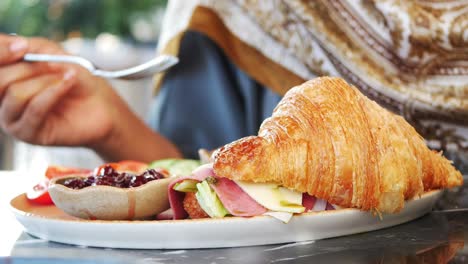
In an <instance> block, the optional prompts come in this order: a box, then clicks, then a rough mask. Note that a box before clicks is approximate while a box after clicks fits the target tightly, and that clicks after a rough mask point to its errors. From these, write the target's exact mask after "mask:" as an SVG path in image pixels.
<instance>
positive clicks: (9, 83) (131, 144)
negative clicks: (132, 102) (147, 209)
mask: <svg viewBox="0 0 468 264" xmlns="http://www.w3.org/2000/svg"><path fill="white" fill-rule="evenodd" d="M26 52H36V53H61V54H63V53H64V51H63V50H62V48H61V47H60V46H59V45H57V44H55V43H53V42H50V41H48V40H45V39H35V38H33V39H26V38H21V37H13V36H7V35H0V125H1V128H2V129H3V130H4V131H5V132H7V133H8V134H11V135H12V136H14V137H16V138H17V139H19V140H22V141H26V142H28V143H32V144H39V145H56V146H88V147H90V148H92V149H94V150H95V151H96V152H97V153H98V154H100V155H102V156H103V157H104V158H105V159H108V160H112V161H116V160H122V159H133V160H141V161H146V162H148V161H151V160H155V159H160V158H168V157H180V153H179V151H178V150H177V148H176V147H175V146H174V145H173V144H171V143H170V142H169V141H168V140H167V139H165V138H163V137H162V136H161V135H159V134H158V133H157V132H153V131H152V130H151V129H150V128H149V127H147V126H146V125H145V124H144V122H143V121H142V120H141V119H140V118H138V117H137V116H136V115H135V114H134V113H133V112H132V111H131V110H130V108H129V107H128V106H127V104H126V103H125V102H124V101H123V100H122V99H121V98H120V97H119V95H118V94H117V93H116V92H115V91H114V90H113V88H112V87H111V86H110V85H109V83H108V82H107V81H105V80H104V79H102V78H98V77H95V76H92V75H91V74H90V73H89V72H88V71H87V70H85V69H83V68H81V67H79V66H76V65H71V64H50V63H29V62H23V61H22V60H21V58H22V56H23V55H24V54H25V53H26Z"/></svg>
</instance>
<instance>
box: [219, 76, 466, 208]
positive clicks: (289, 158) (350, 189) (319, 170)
mask: <svg viewBox="0 0 468 264" xmlns="http://www.w3.org/2000/svg"><path fill="white" fill-rule="evenodd" d="M213 158H214V165H213V167H214V170H215V172H216V174H217V175H219V176H222V177H227V178H230V179H233V180H243V181H249V182H260V183H277V184H279V185H282V186H285V187H287V188H290V189H293V190H296V191H299V192H307V193H309V194H311V195H315V196H316V197H319V198H322V199H325V200H327V201H329V202H331V203H333V204H336V205H339V206H342V207H354V208H359V209H362V210H372V211H378V212H382V213H383V212H390V213H391V212H398V211H399V210H400V209H401V208H402V207H403V206H404V201H405V200H407V199H410V198H413V197H416V196H418V195H421V194H422V193H423V192H425V191H428V190H432V189H439V188H448V187H453V186H458V185H461V184H462V182H463V178H462V175H461V173H460V172H459V171H457V170H456V169H455V168H454V167H453V166H452V164H451V162H450V161H448V160H447V159H446V158H445V157H443V156H442V155H441V154H440V153H437V152H434V151H431V150H430V149H429V148H427V146H426V144H425V142H424V139H423V138H422V137H421V136H420V135H419V134H418V133H417V132H416V131H415V129H414V128H413V127H412V126H411V125H409V124H408V123H407V122H406V121H405V120H404V119H403V118H402V117H400V116H398V115H395V114H392V113H390V112H389V111H387V110H385V109H384V108H382V107H380V106H379V105H377V104H376V103H375V102H374V101H371V100H370V99H368V98H367V97H365V96H364V95H363V94H362V93H360V92H359V90H357V89H356V88H355V87H353V86H351V85H349V84H347V83H346V82H345V81H344V80H342V79H340V78H332V77H321V78H316V79H314V80H311V81H308V82H306V83H304V84H302V85H300V86H296V87H294V88H292V89H291V90H290V91H289V92H287V93H286V95H285V96H284V97H283V99H282V100H281V101H280V102H279V104H278V105H277V107H276V108H275V110H274V111H273V114H272V116H271V117H270V118H267V119H266V120H265V121H264V122H263V123H262V125H261V127H260V129H259V132H258V136H250V137H245V138H242V139H239V140H237V141H234V142H232V143H230V144H227V145H225V146H223V147H222V148H220V149H219V150H217V151H216V152H215V153H214V154H213Z"/></svg>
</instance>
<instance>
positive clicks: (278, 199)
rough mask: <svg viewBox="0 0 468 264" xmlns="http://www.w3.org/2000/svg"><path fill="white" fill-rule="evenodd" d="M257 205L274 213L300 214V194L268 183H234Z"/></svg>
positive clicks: (301, 207)
mask: <svg viewBox="0 0 468 264" xmlns="http://www.w3.org/2000/svg"><path fill="white" fill-rule="evenodd" d="M235 182H236V183H237V185H238V186H239V187H241V189H242V190H243V191H244V192H246V193H247V194H248V195H249V196H250V197H252V199H254V200H255V201H256V202H257V203H259V204H261V205H262V206H264V207H265V208H267V209H269V210H271V211H274V212H288V213H302V212H304V210H305V207H304V206H302V193H299V192H296V191H292V190H289V189H287V188H284V187H279V186H278V185H276V184H270V183H251V182H244V181H235Z"/></svg>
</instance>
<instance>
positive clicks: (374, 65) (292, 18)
mask: <svg viewBox="0 0 468 264" xmlns="http://www.w3.org/2000/svg"><path fill="white" fill-rule="evenodd" d="M186 30H197V31H200V32H203V33H204V34H206V35H208V36H209V37H210V38H211V39H213V40H214V41H215V42H216V43H217V44H218V45H219V46H220V47H221V48H222V49H223V50H224V52H225V53H226V54H227V56H228V57H229V58H230V59H231V60H232V61H234V63H236V64H237V65H238V66H239V67H240V68H241V69H243V70H244V71H245V72H247V73H248V74H249V75H250V76H252V78H254V79H256V80H257V81H259V82H260V83H262V84H264V85H266V86H267V87H270V88H271V89H273V90H275V91H276V92H278V93H280V94H284V93H285V92H286V91H287V90H288V89H289V88H291V87H292V86H294V85H297V84H299V83H301V82H303V81H304V80H307V79H311V78H313V77H315V76H319V75H334V76H342V77H344V78H345V79H347V80H348V81H349V82H352V83H353V84H355V85H356V86H357V87H358V88H360V89H361V91H362V92H363V93H365V94H366V95H367V96H369V97H370V98H372V99H373V100H375V101H377V102H378V103H379V104H381V105H383V106H385V107H387V108H388V109H390V110H392V111H393V112H395V113H398V114H401V115H402V116H404V117H405V118H406V119H407V120H408V121H409V122H411V123H412V124H413V125H414V126H415V127H416V129H417V130H418V131H419V132H420V133H421V134H422V135H423V136H424V137H425V138H426V139H427V140H428V143H429V144H430V145H432V147H435V148H439V149H443V150H445V151H449V152H453V153H456V156H455V157H452V158H454V159H456V160H457V159H458V160H457V161H458V162H459V161H460V160H464V163H465V164H466V162H467V160H468V1H466V0H465V1H463V0H459V1H456V0H447V1H443V0H419V1H417V0H408V1H399V0H356V1H353V0H348V1H346V0H330V1H327V0H315V1H305V0H303V1H300V0H289V1H287V0H265V1H259V0H211V1H210V0H191V1H183V0H175V1H169V5H168V10H167V14H166V20H165V23H164V25H163V34H162V35H161V38H160V45H159V48H158V49H159V52H161V53H170V54H177V51H178V47H179V42H180V39H181V37H182V36H183V32H185V31H186ZM157 80H159V81H160V80H161V76H159V78H157ZM157 83H158V82H157ZM465 166H466V165H465Z"/></svg>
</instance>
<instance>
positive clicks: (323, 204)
mask: <svg viewBox="0 0 468 264" xmlns="http://www.w3.org/2000/svg"><path fill="white" fill-rule="evenodd" d="M326 208H327V201H325V200H323V199H317V200H316V201H315V204H314V207H313V208H312V211H314V212H319V211H325V209H326Z"/></svg>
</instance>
